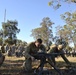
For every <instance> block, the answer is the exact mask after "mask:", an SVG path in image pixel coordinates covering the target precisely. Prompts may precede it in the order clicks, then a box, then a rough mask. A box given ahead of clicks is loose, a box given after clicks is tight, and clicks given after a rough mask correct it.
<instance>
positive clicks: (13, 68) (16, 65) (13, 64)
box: [0, 60, 76, 75]
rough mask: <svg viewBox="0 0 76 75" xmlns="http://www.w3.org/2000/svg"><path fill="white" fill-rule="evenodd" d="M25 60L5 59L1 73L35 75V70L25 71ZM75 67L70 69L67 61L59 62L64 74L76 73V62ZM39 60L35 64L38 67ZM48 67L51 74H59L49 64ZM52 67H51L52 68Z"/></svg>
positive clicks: (5, 74) (2, 74)
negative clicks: (23, 65)
mask: <svg viewBox="0 0 76 75" xmlns="http://www.w3.org/2000/svg"><path fill="white" fill-rule="evenodd" d="M23 62H24V61H23V60H14V61H11V60H5V61H4V63H3V65H2V66H1V67H0V75H34V74H33V71H34V70H33V71H32V72H29V73H25V72H23V71H22V67H21V66H22V63H23ZM72 64H73V68H70V69H68V67H67V65H66V64H65V62H57V67H58V68H59V69H60V71H61V72H62V73H63V75H76V68H75V66H76V63H73V62H72ZM37 65H38V62H34V63H33V66H35V67H37ZM45 67H46V69H49V71H50V73H51V74H50V75H58V74H57V72H56V71H55V70H54V69H53V68H52V67H51V66H50V65H48V64H46V65H45ZM50 67H51V68H50ZM45 75H46V74H45Z"/></svg>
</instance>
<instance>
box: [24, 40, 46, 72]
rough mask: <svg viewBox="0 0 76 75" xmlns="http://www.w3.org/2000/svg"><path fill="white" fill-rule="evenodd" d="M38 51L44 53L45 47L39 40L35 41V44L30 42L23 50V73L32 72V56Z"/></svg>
mask: <svg viewBox="0 0 76 75" xmlns="http://www.w3.org/2000/svg"><path fill="white" fill-rule="evenodd" d="M39 50H41V51H43V52H45V51H46V49H45V46H44V45H43V44H42V40H41V39H37V40H36V41H35V42H31V43H30V44H29V45H28V46H27V47H26V50H25V62H24V63H23V68H24V70H25V71H31V70H32V61H34V59H35V58H34V57H33V56H32V54H35V53H37V52H38V51H39Z"/></svg>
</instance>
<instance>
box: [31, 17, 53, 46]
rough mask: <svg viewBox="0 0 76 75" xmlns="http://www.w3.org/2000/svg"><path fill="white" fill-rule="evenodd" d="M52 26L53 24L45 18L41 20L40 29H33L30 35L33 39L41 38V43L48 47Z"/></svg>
mask: <svg viewBox="0 0 76 75" xmlns="http://www.w3.org/2000/svg"><path fill="white" fill-rule="evenodd" d="M53 24H54V23H53V22H52V21H51V20H50V18H49V17H45V18H43V19H42V22H41V23H40V26H41V27H39V28H35V29H33V30H32V34H31V35H32V36H33V37H34V38H35V39H37V38H41V39H42V40H43V43H44V44H45V45H48V44H49V41H50V40H51V38H52V37H53V34H52V25H53Z"/></svg>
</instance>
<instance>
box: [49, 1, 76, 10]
mask: <svg viewBox="0 0 76 75" xmlns="http://www.w3.org/2000/svg"><path fill="white" fill-rule="evenodd" d="M62 2H64V3H76V0H50V1H49V2H48V5H49V6H52V7H53V8H54V9H58V8H60V7H61V5H62V4H61V3H62Z"/></svg>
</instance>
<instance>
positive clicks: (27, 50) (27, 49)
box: [25, 45, 31, 59]
mask: <svg viewBox="0 0 76 75" xmlns="http://www.w3.org/2000/svg"><path fill="white" fill-rule="evenodd" d="M29 53H30V45H28V46H27V47H26V50H25V58H27V59H29V58H31V55H30V54H29Z"/></svg>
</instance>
